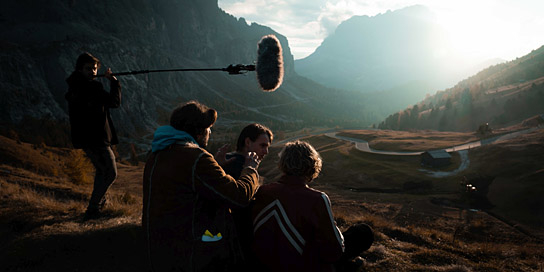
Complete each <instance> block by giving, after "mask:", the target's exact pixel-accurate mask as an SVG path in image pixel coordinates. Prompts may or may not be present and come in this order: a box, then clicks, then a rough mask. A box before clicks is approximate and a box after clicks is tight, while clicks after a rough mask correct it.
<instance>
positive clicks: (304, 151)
mask: <svg viewBox="0 0 544 272" xmlns="http://www.w3.org/2000/svg"><path fill="white" fill-rule="evenodd" d="M278 167H279V169H280V170H281V171H282V172H283V173H285V174H287V175H291V176H299V177H306V178H309V179H310V181H311V180H313V179H315V178H317V176H319V173H320V172H321V167H322V160H321V156H319V153H318V152H317V151H316V150H315V148H314V147H313V146H312V145H310V144H309V143H307V142H303V141H298V140H297V141H293V142H288V143H287V144H285V146H284V147H283V149H282V150H281V152H280V161H279V163H278Z"/></svg>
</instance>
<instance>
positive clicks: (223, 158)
mask: <svg viewBox="0 0 544 272" xmlns="http://www.w3.org/2000/svg"><path fill="white" fill-rule="evenodd" d="M229 148H230V144H225V145H223V146H222V147H220V148H219V149H218V150H217V153H215V157H214V158H215V160H216V161H217V163H219V165H221V167H223V168H224V167H225V166H226V165H228V164H229V163H231V162H232V161H234V160H235V159H236V158H235V157H231V158H230V159H227V152H228V150H229Z"/></svg>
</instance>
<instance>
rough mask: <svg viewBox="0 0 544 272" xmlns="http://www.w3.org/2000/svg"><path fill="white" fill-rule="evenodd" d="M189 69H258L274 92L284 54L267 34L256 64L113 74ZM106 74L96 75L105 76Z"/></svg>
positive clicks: (266, 86) (260, 77)
mask: <svg viewBox="0 0 544 272" xmlns="http://www.w3.org/2000/svg"><path fill="white" fill-rule="evenodd" d="M188 71H197V72H198V71H225V72H228V73H229V74H230V75H239V74H244V73H246V72H248V71H256V73H257V81H258V82H259V85H260V87H261V89H262V90H263V91H265V92H273V91H275V90H276V89H277V88H279V87H280V85H281V83H282V82H283V55H282V49H281V44H280V41H279V40H278V38H276V36H274V35H272V34H271V35H266V36H264V37H262V38H261V40H260V41H259V44H258V47H257V64H256V65H251V64H250V65H243V64H236V65H232V64H231V65H229V66H228V67H226V68H184V69H163V70H139V71H130V72H121V73H112V76H124V75H135V74H147V73H157V72H188ZM103 76H105V75H104V74H101V75H96V77H103Z"/></svg>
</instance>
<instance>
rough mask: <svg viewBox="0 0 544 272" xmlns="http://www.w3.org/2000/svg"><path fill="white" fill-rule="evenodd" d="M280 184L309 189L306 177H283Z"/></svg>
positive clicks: (279, 181)
mask: <svg viewBox="0 0 544 272" xmlns="http://www.w3.org/2000/svg"><path fill="white" fill-rule="evenodd" d="M278 183H281V184H285V185H294V186H303V187H308V184H307V183H306V179H305V178H304V177H297V176H290V175H283V176H281V178H280V179H279V180H278Z"/></svg>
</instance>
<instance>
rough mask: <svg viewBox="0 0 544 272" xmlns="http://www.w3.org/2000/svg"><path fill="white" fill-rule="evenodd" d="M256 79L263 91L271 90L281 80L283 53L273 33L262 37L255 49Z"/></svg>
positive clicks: (277, 86) (276, 86)
mask: <svg viewBox="0 0 544 272" xmlns="http://www.w3.org/2000/svg"><path fill="white" fill-rule="evenodd" d="M256 66H257V67H256V68H255V70H256V72H257V81H258V82H259V85H261V89H263V91H265V92H273V91H275V90H276V89H277V88H279V87H280V85H281V83H282V81H283V54H282V49H281V44H280V41H279V40H278V38H276V36H274V35H266V36H264V37H262V39H261V41H260V42H259V45H258V50H257V65H256Z"/></svg>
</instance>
